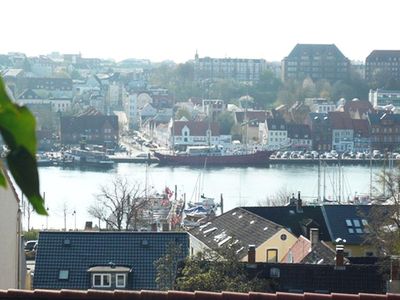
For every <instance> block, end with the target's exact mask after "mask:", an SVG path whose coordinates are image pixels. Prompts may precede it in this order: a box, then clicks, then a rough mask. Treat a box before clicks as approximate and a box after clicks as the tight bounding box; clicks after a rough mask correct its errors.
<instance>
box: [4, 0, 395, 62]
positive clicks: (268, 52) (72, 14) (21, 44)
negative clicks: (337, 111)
mask: <svg viewBox="0 0 400 300" xmlns="http://www.w3.org/2000/svg"><path fill="white" fill-rule="evenodd" d="M399 8H400V1H398V0H380V1H372V0H363V1H362V0H304V1H302V0H243V1H242V0H240V1H239V0H201V1H199V0H104V1H103V0H95V1H92V0H80V1H79V0H26V1H25V0H1V17H0V20H1V21H0V22H1V24H2V26H1V30H2V37H3V39H2V41H1V42H0V53H7V52H9V51H19V52H24V53H26V54H28V55H38V54H47V53H50V52H52V51H59V52H61V53H78V52H81V53H82V55H83V56H84V57H101V58H114V59H116V60H122V59H125V58H147V59H151V60H152V61H162V60H166V59H170V60H174V61H176V62H185V61H187V60H189V59H192V58H193V57H194V54H195V52H196V50H198V53H199V55H200V57H203V56H211V57H244V58H264V59H266V60H268V61H280V60H281V59H282V58H283V57H284V56H287V55H288V54H289V52H290V51H291V50H292V48H293V47H294V46H295V45H296V44H297V43H323V44H332V43H334V44H336V45H337V46H338V47H339V49H340V50H341V51H342V52H343V54H344V55H345V56H347V57H348V58H350V59H352V60H364V59H365V57H366V56H367V55H368V54H369V53H370V52H371V51H372V50H373V49H400V38H399V30H398V29H399V28H400V25H399V21H400V14H399V12H400V10H399Z"/></svg>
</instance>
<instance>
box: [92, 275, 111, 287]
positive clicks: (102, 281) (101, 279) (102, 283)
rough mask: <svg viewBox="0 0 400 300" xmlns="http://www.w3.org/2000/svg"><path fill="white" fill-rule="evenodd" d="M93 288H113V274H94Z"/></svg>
mask: <svg viewBox="0 0 400 300" xmlns="http://www.w3.org/2000/svg"><path fill="white" fill-rule="evenodd" d="M93 287H111V274H93Z"/></svg>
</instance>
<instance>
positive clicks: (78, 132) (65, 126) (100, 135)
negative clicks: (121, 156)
mask: <svg viewBox="0 0 400 300" xmlns="http://www.w3.org/2000/svg"><path fill="white" fill-rule="evenodd" d="M60 122H61V132H60V136H61V143H62V144H64V145H65V144H79V143H81V142H82V141H84V142H85V143H87V144H95V145H104V144H108V145H116V144H118V140H119V127H118V117H117V116H116V115H110V116H106V115H103V114H102V113H100V112H99V111H97V110H95V109H93V108H89V109H87V110H86V111H84V112H83V113H81V114H77V115H74V116H61V120H60Z"/></svg>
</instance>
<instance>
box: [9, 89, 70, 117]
mask: <svg viewBox="0 0 400 300" xmlns="http://www.w3.org/2000/svg"><path fill="white" fill-rule="evenodd" d="M17 102H18V103H19V104H21V105H27V104H28V105H29V104H50V105H51V109H52V111H54V112H66V111H69V110H70V109H71V105H72V98H56V97H43V96H41V95H39V94H38V93H37V92H35V91H33V90H31V89H27V90H25V91H24V92H23V93H22V94H20V95H19V96H18V97H17Z"/></svg>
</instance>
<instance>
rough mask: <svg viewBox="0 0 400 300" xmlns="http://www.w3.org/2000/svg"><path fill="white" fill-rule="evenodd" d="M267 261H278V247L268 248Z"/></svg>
mask: <svg viewBox="0 0 400 300" xmlns="http://www.w3.org/2000/svg"><path fill="white" fill-rule="evenodd" d="M267 262H269V263H276V262H278V249H267Z"/></svg>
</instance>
